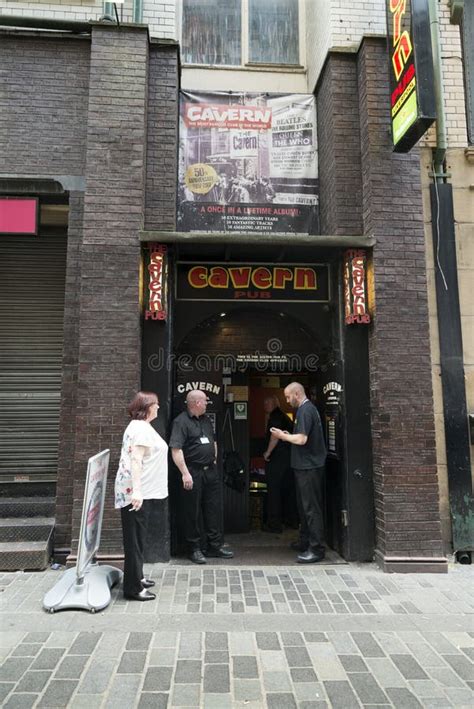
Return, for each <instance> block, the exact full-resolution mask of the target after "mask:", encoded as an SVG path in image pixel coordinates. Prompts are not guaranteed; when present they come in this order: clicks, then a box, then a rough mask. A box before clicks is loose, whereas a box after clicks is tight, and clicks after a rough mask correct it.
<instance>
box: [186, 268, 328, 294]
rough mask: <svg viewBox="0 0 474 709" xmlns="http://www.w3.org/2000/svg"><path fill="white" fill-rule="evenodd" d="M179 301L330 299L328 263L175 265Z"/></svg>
mask: <svg viewBox="0 0 474 709" xmlns="http://www.w3.org/2000/svg"><path fill="white" fill-rule="evenodd" d="M176 298H177V299H178V300H244V301H249V300H250V301H253V300H255V301H261V300H273V301H276V302H286V301H292V302H303V301H304V302H308V301H309V302H313V303H321V302H327V301H328V300H329V266H328V265H327V264H311V265H307V264H301V265H300V264H298V265H294V264H293V265H287V264H279V265H276V264H259V263H256V264H249V263H245V264H238V263H236V264H234V263H233V264H214V263H212V264H210V263H209V264H196V263H189V262H181V263H178V266H177V277H176Z"/></svg>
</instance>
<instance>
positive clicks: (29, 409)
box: [0, 233, 67, 481]
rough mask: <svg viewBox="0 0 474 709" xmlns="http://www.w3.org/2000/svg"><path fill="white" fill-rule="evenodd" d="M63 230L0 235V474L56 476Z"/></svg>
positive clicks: (4, 477)
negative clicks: (55, 232) (26, 235)
mask: <svg viewBox="0 0 474 709" xmlns="http://www.w3.org/2000/svg"><path fill="white" fill-rule="evenodd" d="M66 246H67V237H66V234H65V233H60V234H58V233H57V234H51V233H49V234H48V233H42V234H40V235H39V236H36V237H21V236H1V237H0V479H2V480H4V481H10V480H13V481H14V480H15V479H17V480H22V481H23V480H28V479H30V480H36V481H39V480H55V478H56V472H57V458H58V433H59V405H60V394H61V367H62V351H63V318H64V288H65V274H66Z"/></svg>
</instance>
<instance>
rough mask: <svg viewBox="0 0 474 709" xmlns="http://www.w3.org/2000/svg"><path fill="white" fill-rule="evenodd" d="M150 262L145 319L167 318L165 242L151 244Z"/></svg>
mask: <svg viewBox="0 0 474 709" xmlns="http://www.w3.org/2000/svg"><path fill="white" fill-rule="evenodd" d="M149 249H150V262H149V264H148V303H147V305H148V307H147V309H146V310H145V320H166V299H165V287H166V282H165V273H164V272H165V266H166V263H165V259H166V246H165V245H164V244H150V246H149Z"/></svg>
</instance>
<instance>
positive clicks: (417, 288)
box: [358, 39, 442, 559]
mask: <svg viewBox="0 0 474 709" xmlns="http://www.w3.org/2000/svg"><path fill="white" fill-rule="evenodd" d="M385 66H386V48H385V42H384V41H383V40H375V39H365V40H364V42H363V44H362V47H361V50H360V53H359V65H358V69H359V75H358V76H359V91H360V96H361V100H360V134H361V148H362V179H363V218H364V231H365V233H367V234H373V235H374V236H375V237H376V239H377V244H376V246H375V247H374V253H373V294H372V295H373V300H374V303H373V305H374V322H373V326H372V328H371V331H370V338H369V358H370V386H371V407H372V441H373V456H374V484H375V510H376V532H377V551H378V554H379V558H381V559H387V558H388V557H394V556H397V557H401V556H406V557H440V556H442V545H441V530H440V510H439V496H438V480H437V470H436V446H435V430H434V415H433V395H432V384H431V359H430V341H429V328H428V307H427V284H426V264H425V244H424V232H423V207H422V198H421V180H420V160H419V154H418V152H417V151H416V150H413V151H412V152H411V153H410V154H408V155H396V154H394V153H392V152H391V143H390V133H389V112H388V110H387V106H388V100H389V88H388V76H387V72H385V71H384V70H383V69H384V67H385Z"/></svg>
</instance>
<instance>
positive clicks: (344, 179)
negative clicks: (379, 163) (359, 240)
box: [316, 53, 363, 235]
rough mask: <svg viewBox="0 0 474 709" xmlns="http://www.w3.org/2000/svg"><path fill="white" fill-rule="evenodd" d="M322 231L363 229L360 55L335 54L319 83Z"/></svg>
mask: <svg viewBox="0 0 474 709" xmlns="http://www.w3.org/2000/svg"><path fill="white" fill-rule="evenodd" d="M316 95H317V115H318V146H319V184H320V214H321V233H322V234H338V235H339V234H361V233H362V231H363V228H362V212H361V197H362V183H361V164H360V137H359V95H358V87H357V66H356V61H355V57H354V56H352V55H349V54H336V53H334V54H331V55H330V56H329V58H328V61H327V62H326V65H325V67H324V71H323V74H322V76H321V79H320V83H319V85H318V89H317V94H316Z"/></svg>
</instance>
